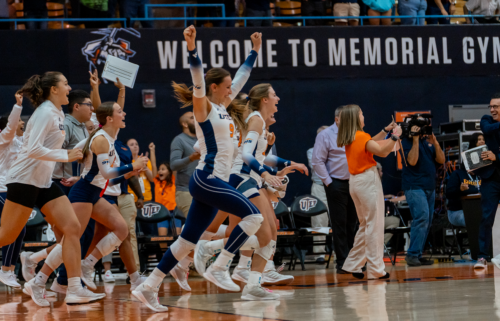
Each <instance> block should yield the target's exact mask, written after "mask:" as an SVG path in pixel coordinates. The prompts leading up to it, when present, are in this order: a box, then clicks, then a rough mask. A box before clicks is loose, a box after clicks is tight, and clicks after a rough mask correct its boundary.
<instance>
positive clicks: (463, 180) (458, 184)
mask: <svg viewBox="0 0 500 321" xmlns="http://www.w3.org/2000/svg"><path fill="white" fill-rule="evenodd" d="M483 145H486V142H485V141H484V136H483V134H482V133H475V134H473V135H472V138H471V140H470V143H469V149H471V148H475V147H478V146H483ZM480 186H481V178H480V177H479V176H477V175H476V173H474V172H467V171H466V170H465V169H464V168H463V166H461V167H460V168H459V169H457V170H455V171H454V172H453V173H451V175H450V178H449V179H448V183H447V184H446V198H447V199H448V220H449V221H450V223H451V224H453V225H455V226H462V227H465V218H464V211H463V209H462V201H461V197H462V196H466V195H469V194H477V193H479V189H480Z"/></svg>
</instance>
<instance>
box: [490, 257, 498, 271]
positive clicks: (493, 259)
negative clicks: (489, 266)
mask: <svg viewBox="0 0 500 321" xmlns="http://www.w3.org/2000/svg"><path fill="white" fill-rule="evenodd" d="M491 263H493V264H495V266H496V267H497V268H499V269H500V254H499V255H497V256H495V257H494V258H492V259H491Z"/></svg>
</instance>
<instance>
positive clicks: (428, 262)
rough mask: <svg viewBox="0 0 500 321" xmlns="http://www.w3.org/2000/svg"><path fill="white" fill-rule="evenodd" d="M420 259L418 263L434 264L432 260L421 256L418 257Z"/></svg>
mask: <svg viewBox="0 0 500 321" xmlns="http://www.w3.org/2000/svg"><path fill="white" fill-rule="evenodd" d="M418 260H419V261H420V264H422V265H433V264H434V260H432V259H431V260H429V259H424V258H423V257H421V258H419V259H418Z"/></svg>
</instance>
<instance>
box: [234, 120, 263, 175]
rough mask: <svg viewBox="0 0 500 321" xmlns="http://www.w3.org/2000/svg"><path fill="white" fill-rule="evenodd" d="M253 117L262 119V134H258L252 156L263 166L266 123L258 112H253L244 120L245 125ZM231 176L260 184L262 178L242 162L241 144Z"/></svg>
mask: <svg viewBox="0 0 500 321" xmlns="http://www.w3.org/2000/svg"><path fill="white" fill-rule="evenodd" d="M253 116H258V117H260V119H262V122H263V124H262V134H260V136H259V139H258V140H257V145H256V146H255V149H254V151H253V156H254V157H255V159H256V160H257V161H258V162H259V164H260V165H263V164H264V159H265V158H266V148H267V133H266V122H265V121H264V118H262V115H261V114H260V112H258V111H254V112H252V113H251V114H250V115H248V117H247V119H245V123H247V124H248V121H249V120H250V118H252V117H253ZM231 174H239V175H242V176H250V177H252V178H254V179H255V180H256V181H257V182H258V183H261V182H262V178H261V177H260V175H259V173H256V172H254V171H252V170H251V169H250V166H248V165H247V164H246V163H245V162H244V161H243V144H240V146H239V147H238V156H237V157H236V159H235V161H234V164H233V168H232V169H231Z"/></svg>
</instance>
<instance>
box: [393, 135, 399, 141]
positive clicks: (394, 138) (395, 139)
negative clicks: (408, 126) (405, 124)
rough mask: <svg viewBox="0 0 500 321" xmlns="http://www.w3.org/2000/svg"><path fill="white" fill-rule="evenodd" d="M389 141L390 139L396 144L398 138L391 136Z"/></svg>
mask: <svg viewBox="0 0 500 321" xmlns="http://www.w3.org/2000/svg"><path fill="white" fill-rule="evenodd" d="M391 139H392V140H393V141H395V142H397V141H398V139H399V137H398V136H396V135H392V136H391Z"/></svg>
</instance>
